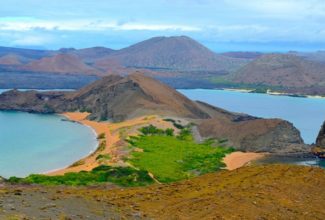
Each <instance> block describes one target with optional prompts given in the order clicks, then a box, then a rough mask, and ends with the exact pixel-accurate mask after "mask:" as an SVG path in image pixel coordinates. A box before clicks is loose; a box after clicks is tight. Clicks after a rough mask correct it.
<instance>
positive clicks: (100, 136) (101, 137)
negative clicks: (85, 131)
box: [97, 133, 105, 140]
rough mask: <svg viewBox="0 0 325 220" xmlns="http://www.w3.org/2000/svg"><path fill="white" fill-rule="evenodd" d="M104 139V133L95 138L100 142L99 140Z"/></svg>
mask: <svg viewBox="0 0 325 220" xmlns="http://www.w3.org/2000/svg"><path fill="white" fill-rule="evenodd" d="M104 138H105V133H101V134H99V135H98V136H97V139H98V140H100V139H104Z"/></svg>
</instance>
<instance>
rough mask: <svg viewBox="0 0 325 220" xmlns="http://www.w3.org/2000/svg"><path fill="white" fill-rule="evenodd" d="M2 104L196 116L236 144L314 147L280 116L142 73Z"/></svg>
mask: <svg viewBox="0 0 325 220" xmlns="http://www.w3.org/2000/svg"><path fill="white" fill-rule="evenodd" d="M0 110H18V111H26V112H36V113H62V112H66V111H87V112H90V113H91V114H90V115H89V119H91V120H110V121H123V120H127V119H131V118H135V117H139V116H144V115H152V114H155V115H161V116H165V117H179V118H183V119H186V120H187V121H189V122H193V123H195V124H196V125H197V128H198V129H197V130H198V131H199V133H200V135H201V136H202V137H203V138H218V139H227V140H228V144H230V145H231V146H233V147H235V148H236V149H239V150H243V151H255V152H278V153H297V152H308V151H309V146H307V145H304V143H303V140H302V139H301V137H300V133H299V131H298V130H297V129H296V128H295V127H294V126H293V125H292V124H291V123H289V122H287V121H283V120H280V119H262V118H256V117H253V116H249V115H246V114H237V113H233V112H228V111H226V110H224V109H220V108H217V107H214V106H211V105H208V104H206V103H202V102H195V101H192V100H190V99H188V98H186V97H185V96H184V95H182V94H180V93H179V92H177V91H176V90H174V89H172V88H170V87H168V86H166V85H165V84H163V83H161V82H159V81H157V80H154V79H152V78H150V77H147V76H144V75H143V74H141V73H136V74H131V75H129V76H127V77H122V76H117V75H111V76H108V77H104V78H102V79H100V80H98V81H96V82H94V83H92V84H90V85H89V86H86V87H84V88H82V89H80V90H78V91H75V92H44V93H43V92H42V93H40V92H36V91H28V92H20V91H17V90H12V91H9V92H5V93H3V94H1V95H0Z"/></svg>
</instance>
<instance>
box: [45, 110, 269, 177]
mask: <svg viewBox="0 0 325 220" xmlns="http://www.w3.org/2000/svg"><path fill="white" fill-rule="evenodd" d="M61 115H63V116H64V117H66V118H67V119H68V120H71V121H73V122H76V123H80V124H82V125H85V126H88V127H90V128H91V129H92V130H93V131H94V133H95V134H96V135H97V137H98V135H100V134H102V133H104V134H105V138H104V139H100V140H98V145H97V147H96V148H95V149H94V150H93V151H91V152H89V154H88V155H86V156H85V157H83V158H81V159H79V160H77V161H75V162H74V163H72V164H71V165H69V166H67V167H64V168H58V169H55V170H50V171H47V172H44V173H43V174H45V175H49V176H53V175H63V174H65V173H68V172H79V171H82V170H84V171H90V170H92V169H93V168H95V167H97V166H99V165H100V163H99V162H98V161H97V160H96V158H97V156H98V155H100V154H109V155H110V156H112V161H111V162H108V164H111V165H114V164H115V165H116V164H119V163H118V161H115V162H114V159H116V158H114V153H113V152H114V150H113V148H114V146H115V144H116V143H118V142H119V141H121V140H122V139H121V137H120V135H118V134H116V131H118V129H120V128H123V127H130V126H138V125H141V124H147V123H148V122H152V120H156V122H157V123H164V122H162V121H160V120H159V119H158V121H157V119H155V118H153V119H149V120H148V119H147V118H148V117H143V118H137V119H132V120H129V121H125V122H121V123H118V124H114V123H109V122H97V121H90V120H88V119H86V118H87V116H88V115H89V113H81V112H66V113H63V114H61ZM103 143H105V146H104V148H103V149H100V145H101V144H103ZM265 155H266V154H264V153H252V152H247V153H244V152H239V151H235V152H233V153H230V154H227V155H226V156H225V157H224V158H223V162H224V163H225V164H226V169H227V170H230V171H231V170H235V169H237V168H240V167H243V166H245V165H247V164H249V163H251V162H252V161H255V160H258V159H261V158H263V157H264V156H265Z"/></svg>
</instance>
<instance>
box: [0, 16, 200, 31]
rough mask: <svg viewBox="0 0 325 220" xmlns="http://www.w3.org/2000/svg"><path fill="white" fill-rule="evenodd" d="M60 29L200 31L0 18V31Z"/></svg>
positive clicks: (166, 26)
mask: <svg viewBox="0 0 325 220" xmlns="http://www.w3.org/2000/svg"><path fill="white" fill-rule="evenodd" d="M37 29H43V30H48V31H51V30H60V31H104V30H109V29H111V30H127V31H131V30H146V31H168V30H178V31H200V28H198V27H194V26H189V25H177V24H146V23H136V22H120V21H103V20H95V21H89V20H67V21H53V20H37V19H25V18H23V19H21V18H19V17H17V18H16V19H14V18H10V19H8V18H0V30H2V31H31V30H37Z"/></svg>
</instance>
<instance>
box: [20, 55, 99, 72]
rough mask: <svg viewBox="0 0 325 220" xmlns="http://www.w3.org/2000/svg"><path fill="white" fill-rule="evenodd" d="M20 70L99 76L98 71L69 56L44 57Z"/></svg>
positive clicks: (75, 57)
mask: <svg viewBox="0 0 325 220" xmlns="http://www.w3.org/2000/svg"><path fill="white" fill-rule="evenodd" d="M21 70H24V71H28V72H38V73H40V72H41V73H60V74H61V73H69V74H81V73H83V74H87V75H98V74H100V71H99V70H97V69H95V68H92V67H91V66H88V65H87V64H85V63H84V62H83V61H82V60H80V59H79V58H78V57H77V56H75V55H71V54H58V55H55V56H52V57H44V58H42V59H40V60H35V61H32V62H30V63H28V64H26V65H24V66H22V67H21Z"/></svg>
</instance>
